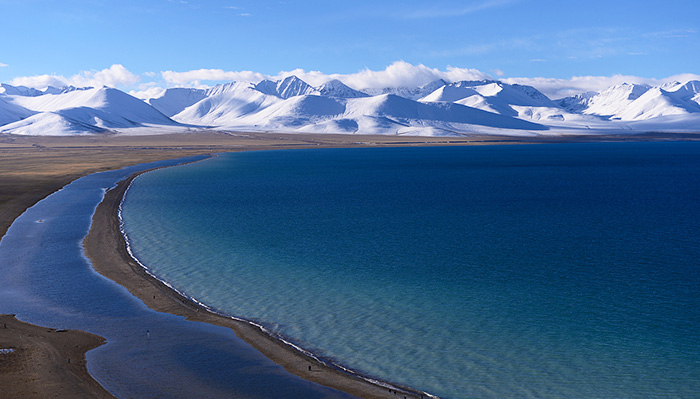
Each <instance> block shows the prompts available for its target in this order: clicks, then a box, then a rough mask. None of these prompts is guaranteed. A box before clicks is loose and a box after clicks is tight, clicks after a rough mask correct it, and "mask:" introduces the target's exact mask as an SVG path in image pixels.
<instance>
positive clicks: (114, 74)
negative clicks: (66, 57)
mask: <svg viewBox="0 0 700 399" xmlns="http://www.w3.org/2000/svg"><path fill="white" fill-rule="evenodd" d="M140 80H141V78H140V77H139V76H138V75H135V74H133V73H131V72H130V71H129V70H128V69H126V68H125V67H124V66H123V65H121V64H114V65H112V66H111V67H109V68H107V69H103V70H101V71H94V70H93V71H83V72H80V73H78V74H76V75H73V76H71V77H70V78H66V77H65V76H61V75H34V76H24V77H17V78H14V79H12V81H11V82H10V84H11V85H15V86H27V87H34V88H37V89H43V88H45V87H48V86H56V87H61V86H69V85H73V86H77V87H85V86H93V87H101V86H110V87H118V86H131V85H134V84H136V83H138V82H139V81H140Z"/></svg>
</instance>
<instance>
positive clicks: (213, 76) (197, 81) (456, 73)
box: [161, 61, 490, 89]
mask: <svg viewBox="0 0 700 399" xmlns="http://www.w3.org/2000/svg"><path fill="white" fill-rule="evenodd" d="M161 75H162V77H163V80H165V82H166V83H167V84H168V85H169V86H187V87H203V86H207V85H206V83H205V82H209V83H213V82H221V81H232V80H237V81H246V82H256V83H257V82H259V81H261V80H263V79H270V80H279V79H284V78H286V77H287V76H291V75H295V76H297V77H298V78H300V79H301V80H303V81H305V82H307V83H309V84H310V85H312V86H319V85H322V84H323V83H326V82H328V81H330V80H333V79H338V80H340V81H342V82H343V83H345V84H347V85H348V86H351V87H353V88H355V89H369V88H383V87H404V86H406V87H412V86H422V85H424V84H427V83H430V82H433V81H435V80H438V79H444V80H448V81H459V80H479V79H490V76H489V75H488V74H486V73H483V72H481V71H479V70H476V69H469V68H456V67H447V69H446V70H445V71H441V70H439V69H436V68H429V67H427V66H425V65H422V64H421V65H412V64H409V63H408V62H405V61H396V62H394V63H393V64H391V65H389V66H388V67H386V68H385V69H384V70H380V71H373V70H371V69H368V68H367V69H364V70H362V71H360V72H357V73H353V74H325V73H323V72H319V71H306V70H303V69H294V70H291V71H282V72H279V73H278V74H277V75H263V74H260V73H257V72H251V71H223V70H221V69H198V70H194V71H186V72H174V71H164V72H161Z"/></svg>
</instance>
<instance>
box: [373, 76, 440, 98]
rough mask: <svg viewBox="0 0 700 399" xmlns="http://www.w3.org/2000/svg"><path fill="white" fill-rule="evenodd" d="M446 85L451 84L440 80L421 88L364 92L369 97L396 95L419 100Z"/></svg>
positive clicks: (386, 88)
mask: <svg viewBox="0 0 700 399" xmlns="http://www.w3.org/2000/svg"><path fill="white" fill-rule="evenodd" d="M446 84H449V82H447V81H445V80H442V79H438V80H436V81H433V82H430V83H428V84H426V85H423V86H420V87H384V88H381V89H364V90H362V92H363V93H365V94H367V95H369V96H378V95H382V94H394V95H397V96H399V97H403V98H408V99H410V100H418V99H419V98H422V97H425V96H426V95H428V94H430V93H432V92H434V91H435V90H437V89H439V88H440V87H442V86H444V85H446Z"/></svg>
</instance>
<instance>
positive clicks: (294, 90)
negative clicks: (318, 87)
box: [277, 75, 314, 98]
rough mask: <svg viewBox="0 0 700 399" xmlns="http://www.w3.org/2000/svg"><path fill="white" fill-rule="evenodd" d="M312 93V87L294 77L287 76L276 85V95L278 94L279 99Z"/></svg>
mask: <svg viewBox="0 0 700 399" xmlns="http://www.w3.org/2000/svg"><path fill="white" fill-rule="evenodd" d="M313 92H314V88H313V87H311V86H310V85H309V84H308V83H306V82H304V81H303V80H301V79H299V78H298V77H296V76H294V75H292V76H287V77H286V78H284V79H283V80H282V81H281V82H278V83H277V93H279V96H280V97H281V98H289V97H295V96H303V95H306V94H311V93H313Z"/></svg>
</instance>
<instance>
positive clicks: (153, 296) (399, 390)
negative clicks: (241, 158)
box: [83, 158, 435, 399]
mask: <svg viewBox="0 0 700 399" xmlns="http://www.w3.org/2000/svg"><path fill="white" fill-rule="evenodd" d="M206 159H209V158H206ZM152 170H153V169H150V170H145V171H141V172H137V173H134V174H133V175H131V176H130V177H128V178H127V179H125V180H122V181H120V182H119V183H118V184H117V186H116V187H114V188H112V189H110V190H109V191H107V192H106V193H105V197H104V199H103V200H102V202H101V203H100V204H99V205H98V207H97V209H96V211H95V214H94V216H93V221H92V227H91V228H90V231H89V233H88V235H87V236H86V237H85V239H84V241H83V248H84V249H85V254H86V256H87V257H88V258H89V259H90V261H91V263H92V266H93V268H94V269H95V270H96V271H97V272H98V273H100V274H102V275H103V276H105V277H107V278H109V279H110V280H112V281H114V282H115V283H117V284H119V285H121V286H123V287H124V288H126V289H127V290H128V291H129V292H130V293H131V294H133V295H134V296H136V297H137V298H139V299H140V300H141V301H143V303H144V304H145V305H146V306H148V307H149V308H150V309H153V310H155V311H159V312H166V313H170V314H174V315H178V316H183V317H185V318H186V319H187V320H190V321H198V322H205V323H209V324H213V325H217V326H222V327H226V328H229V329H231V330H233V332H234V333H235V334H236V336H238V337H239V338H241V339H242V340H243V341H245V342H246V343H248V344H249V345H250V346H252V347H253V348H255V349H256V350H258V351H259V352H261V353H262V354H263V355H265V356H266V357H267V358H269V359H270V360H272V361H273V362H275V363H276V364H278V365H280V366H282V367H283V368H284V369H285V370H287V371H288V372H290V373H292V374H294V375H296V376H298V377H301V378H303V379H305V380H307V381H311V382H315V383H318V384H321V385H324V386H327V387H330V388H334V389H337V390H340V391H343V392H345V393H348V394H351V395H354V396H358V397H361V398H396V397H400V398H403V397H405V398H406V399H408V398H428V397H435V396H433V395H430V394H429V393H426V392H421V391H418V390H415V389H412V388H409V387H404V386H401V385H398V384H393V383H390V382H385V381H380V380H378V379H374V378H371V377H369V376H365V375H362V374H361V373H358V372H355V371H352V370H350V369H347V368H345V367H343V366H341V365H339V364H336V363H334V362H332V361H330V360H327V359H323V358H322V357H319V356H316V355H314V354H313V353H311V352H309V351H306V350H304V349H303V348H301V347H299V346H297V345H295V344H293V343H291V342H289V341H287V340H286V339H285V338H284V337H281V336H278V335H276V334H273V333H271V332H269V331H268V330H267V329H265V327H263V326H262V325H259V324H256V323H254V322H251V321H248V320H245V319H242V318H238V317H234V316H228V315H224V314H220V313H217V312H216V311H214V310H213V309H211V308H209V307H208V306H206V305H204V304H202V303H200V302H198V301H196V300H195V299H193V298H190V297H188V296H185V295H183V294H182V293H180V292H178V291H177V290H176V289H174V288H172V287H171V286H170V285H169V284H168V283H166V282H164V281H162V280H160V279H158V278H157V277H156V276H154V275H153V274H151V273H150V271H149V270H148V268H147V267H146V266H144V265H143V264H141V262H140V261H139V260H138V259H136V258H135V257H133V256H132V255H131V251H130V249H129V245H128V243H127V241H126V240H125V236H124V234H123V230H122V222H121V218H120V212H121V205H122V203H123V200H124V198H125V195H126V192H127V191H128V189H129V187H130V186H131V183H132V182H133V180H134V179H135V178H136V177H138V176H139V175H141V174H143V173H146V172H149V171H152Z"/></svg>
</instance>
